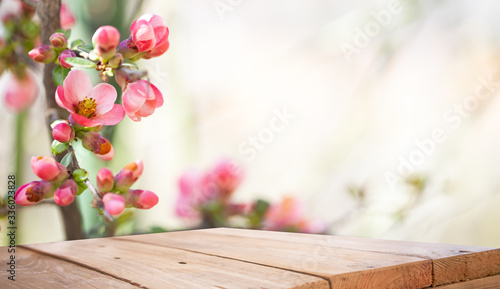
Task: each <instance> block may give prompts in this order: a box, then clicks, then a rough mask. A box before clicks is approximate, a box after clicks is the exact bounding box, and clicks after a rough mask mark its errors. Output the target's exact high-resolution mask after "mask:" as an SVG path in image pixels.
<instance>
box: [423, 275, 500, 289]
mask: <svg viewBox="0 0 500 289" xmlns="http://www.w3.org/2000/svg"><path fill="white" fill-rule="evenodd" d="M499 287H500V275H495V276H489V277H484V278H479V279H475V280H471V281H467V282H459V283H454V284H449V285H443V286H437V287H429V288H435V289H471V288H473V289H498V288H499Z"/></svg>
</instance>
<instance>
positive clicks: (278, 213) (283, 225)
mask: <svg viewBox="0 0 500 289" xmlns="http://www.w3.org/2000/svg"><path fill="white" fill-rule="evenodd" d="M304 213H305V206H304V204H303V203H301V202H300V201H299V200H298V199H295V198H292V197H284V198H283V199H282V200H281V202H280V203H277V204H273V205H271V206H270V207H269V209H268V211H267V213H266V215H265V217H264V218H265V221H264V224H265V226H264V228H265V229H266V230H280V229H287V228H289V227H293V226H295V225H297V224H298V223H299V222H301V221H302V218H303V216H304Z"/></svg>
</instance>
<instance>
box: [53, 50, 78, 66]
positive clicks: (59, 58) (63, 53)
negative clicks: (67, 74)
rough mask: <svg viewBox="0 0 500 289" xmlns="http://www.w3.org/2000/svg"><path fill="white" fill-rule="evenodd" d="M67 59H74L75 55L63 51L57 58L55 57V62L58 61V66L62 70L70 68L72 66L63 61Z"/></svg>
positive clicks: (72, 52) (70, 51)
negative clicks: (62, 68)
mask: <svg viewBox="0 0 500 289" xmlns="http://www.w3.org/2000/svg"><path fill="white" fill-rule="evenodd" d="M68 57H76V53H75V52H74V51H73V50H69V49H66V50H63V51H61V53H60V54H59V57H57V61H59V64H60V65H61V66H62V67H64V68H71V67H73V66H72V65H71V64H69V63H67V62H66V61H65V60H66V58H68Z"/></svg>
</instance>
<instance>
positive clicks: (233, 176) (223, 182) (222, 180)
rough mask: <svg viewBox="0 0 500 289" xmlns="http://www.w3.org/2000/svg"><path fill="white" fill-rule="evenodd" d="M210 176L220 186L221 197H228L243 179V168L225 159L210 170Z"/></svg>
mask: <svg viewBox="0 0 500 289" xmlns="http://www.w3.org/2000/svg"><path fill="white" fill-rule="evenodd" d="M210 177H211V178H212V180H213V181H214V182H215V183H216V184H217V186H218V187H219V197H221V198H223V199H227V198H229V197H230V196H231V194H232V192H233V191H234V190H235V189H236V188H237V187H238V186H239V185H240V184H241V182H242V181H243V177H244V173H243V169H242V168H241V167H240V166H238V165H236V164H235V163H233V162H231V161H229V160H227V159H223V160H220V161H219V162H218V163H217V164H216V165H215V168H214V169H213V170H212V171H211V172H210Z"/></svg>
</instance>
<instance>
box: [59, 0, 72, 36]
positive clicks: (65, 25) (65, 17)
mask: <svg viewBox="0 0 500 289" xmlns="http://www.w3.org/2000/svg"><path fill="white" fill-rule="evenodd" d="M59 18H60V24H61V28H62V29H64V30H68V29H71V27H73V26H74V25H75V22H76V20H75V16H74V15H73V13H72V12H71V10H69V8H68V5H66V4H65V3H62V4H61V12H60V13H59Z"/></svg>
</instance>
